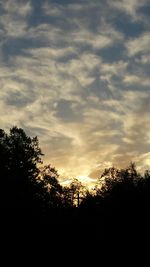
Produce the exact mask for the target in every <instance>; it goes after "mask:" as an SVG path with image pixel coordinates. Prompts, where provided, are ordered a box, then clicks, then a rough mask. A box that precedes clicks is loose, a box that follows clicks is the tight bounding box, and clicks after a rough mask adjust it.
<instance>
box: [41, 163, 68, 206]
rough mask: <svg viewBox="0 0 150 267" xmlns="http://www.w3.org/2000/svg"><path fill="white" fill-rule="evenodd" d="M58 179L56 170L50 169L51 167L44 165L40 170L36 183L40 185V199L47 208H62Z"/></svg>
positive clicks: (61, 191)
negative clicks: (41, 198)
mask: <svg viewBox="0 0 150 267" xmlns="http://www.w3.org/2000/svg"><path fill="white" fill-rule="evenodd" d="M58 177H59V175H58V172H57V170H56V169H55V168H53V167H51V165H45V166H44V167H42V168H40V172H39V175H38V178H37V182H38V184H40V185H41V188H42V190H41V193H42V197H43V199H44V202H45V203H46V205H47V206H48V207H49V208H50V207H51V208H58V207H61V206H62V193H63V189H62V186H61V185H60V183H59V181H58Z"/></svg>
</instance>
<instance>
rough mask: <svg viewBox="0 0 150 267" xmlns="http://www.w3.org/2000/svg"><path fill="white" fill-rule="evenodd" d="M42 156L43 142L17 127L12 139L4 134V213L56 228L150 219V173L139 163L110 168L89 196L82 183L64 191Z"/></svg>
mask: <svg viewBox="0 0 150 267" xmlns="http://www.w3.org/2000/svg"><path fill="white" fill-rule="evenodd" d="M42 156H43V153H42V151H41V149H40V147H39V141H38V138H37V137H32V138H31V137H29V136H28V135H27V134H26V133H25V131H24V130H23V129H22V128H18V127H16V126H15V127H12V128H11V129H10V132H9V133H8V134H7V133H6V132H5V131H4V130H2V129H1V130H0V177H1V183H0V209H1V210H7V211H8V212H10V211H11V212H12V211H13V212H14V211H15V212H17V213H19V212H22V214H26V215H27V216H28V215H29V214H30V215H31V216H35V217H36V216H37V217H38V218H39V217H40V218H42V219H43V218H44V220H45V221H51V222H52V221H54V222H56V220H57V222H58V221H61V222H63V221H65V222H68V221H70V222H72V221H73V222H74V221H77V222H81V223H87V222H88V223H93V222H96V223H98V222H100V221H102V220H103V221H105V223H107V222H108V221H109V220H110V219H111V220H112V221H113V219H114V220H115V221H116V220H118V218H119V220H123V221H125V220H127V219H129V218H130V219H134V220H135V219H136V220H137V219H138V220H140V219H141V217H142V218H147V217H148V214H149V211H150V205H149V203H150V171H149V170H145V172H144V174H143V175H142V174H140V173H139V172H138V171H137V169H136V166H135V164H134V163H130V165H129V166H128V167H127V168H124V169H118V168H116V167H111V168H107V169H105V170H104V171H103V173H102V174H101V175H100V177H99V178H98V181H97V183H96V186H95V187H94V188H93V189H92V190H90V191H89V190H88V189H87V188H86V187H85V186H83V185H82V183H81V182H80V181H78V180H77V179H73V180H72V182H71V183H70V185H69V186H62V185H61V184H60V182H59V175H58V171H57V170H56V169H55V168H54V167H52V166H51V165H45V166H43V164H42ZM108 218H109V219H108ZM145 220H146V219H145Z"/></svg>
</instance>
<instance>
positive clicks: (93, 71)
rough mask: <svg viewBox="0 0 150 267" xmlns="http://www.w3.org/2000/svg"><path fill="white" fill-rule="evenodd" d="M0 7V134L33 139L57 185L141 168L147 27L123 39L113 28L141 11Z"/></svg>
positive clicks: (115, 6)
mask: <svg viewBox="0 0 150 267" xmlns="http://www.w3.org/2000/svg"><path fill="white" fill-rule="evenodd" d="M120 3H121V4H120ZM0 4H1V10H2V11H1V13H2V16H1V19H0V25H1V29H2V30H1V31H0V36H1V38H2V40H1V43H0V57H1V65H0V88H1V89H0V115H1V116H0V123H1V127H2V128H5V129H8V128H10V127H11V126H12V125H18V126H20V127H23V128H24V129H25V130H26V131H27V133H29V134H30V135H38V137H39V139H40V143H41V146H42V149H43V152H44V153H45V154H46V156H45V162H51V163H52V164H53V165H54V166H56V168H58V169H60V170H62V171H61V172H62V174H63V175H64V172H65V174H66V175H69V176H79V175H80V177H81V176H82V177H87V176H88V175H89V174H90V175H91V177H93V179H94V178H95V177H96V176H97V175H98V173H99V171H100V170H101V169H102V168H103V166H110V165H111V164H116V165H119V166H124V165H126V164H128V162H129V161H130V160H131V159H132V160H134V159H135V160H136V161H137V162H138V164H139V166H140V168H143V167H141V164H142V166H144V164H145V166H148V164H149V163H148V162H149V161H148V157H149V137H150V136H149V132H150V131H149V130H150V129H149V123H148V120H149V113H150V110H149V71H148V69H149V68H148V66H149V31H148V26H145V22H144V21H143V20H140V23H141V24H142V23H143V24H142V25H144V26H143V29H144V30H143V31H142V32H140V33H137V36H135V34H134V32H133V36H132V34H131V33H130V37H129V36H128V35H126V33H125V31H124V30H123V29H122V28H121V27H120V26H119V27H118V16H119V14H120V12H122V14H126V16H128V23H131V24H132V23H133V20H134V22H135V21H138V18H139V19H140V16H143V13H142V14H141V13H140V8H141V7H144V6H145V5H147V2H146V1H143V2H142V3H141V2H140V1H135V0H133V1H121V2H119V1H115V2H114V1H107V2H106V1H93V2H91V1H77V2H76V3H73V1H71V2H70V3H67V2H66V3H65V4H62V1H57V4H56V2H55V1H44V2H43V3H41V5H39V7H37V6H36V9H35V4H34V1H28V2H27V1H17V0H14V1H10V0H8V1H0ZM37 8H38V12H39V13H38V16H37V15H36V12H37ZM35 11H36V12H35ZM140 14H141V15H140ZM123 19H124V17H123ZM120 20H122V17H120ZM137 23H138V22H137ZM144 27H145V28H144ZM118 54H119V55H118ZM140 160H141V162H142V163H141V164H140ZM86 179H88V178H86ZM90 182H91V181H90Z"/></svg>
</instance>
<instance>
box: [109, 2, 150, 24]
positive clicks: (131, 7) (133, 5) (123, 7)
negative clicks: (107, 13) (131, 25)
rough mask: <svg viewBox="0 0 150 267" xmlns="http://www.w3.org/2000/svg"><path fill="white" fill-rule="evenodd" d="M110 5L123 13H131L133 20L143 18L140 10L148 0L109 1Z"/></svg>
mask: <svg viewBox="0 0 150 267" xmlns="http://www.w3.org/2000/svg"><path fill="white" fill-rule="evenodd" d="M108 3H109V5H110V6H111V7H113V8H115V9H117V10H119V11H121V12H123V13H126V14H127V15H129V16H130V17H131V18H132V19H133V20H139V19H141V17H140V15H139V14H138V10H139V9H140V8H141V7H143V6H145V5H147V4H148V1H147V0H143V1H140V0H121V1H119V0H117V1H108Z"/></svg>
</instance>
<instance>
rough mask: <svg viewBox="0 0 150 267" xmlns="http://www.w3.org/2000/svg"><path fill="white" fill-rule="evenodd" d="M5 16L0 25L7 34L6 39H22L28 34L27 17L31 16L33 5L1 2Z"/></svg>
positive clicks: (15, 0)
mask: <svg viewBox="0 0 150 267" xmlns="http://www.w3.org/2000/svg"><path fill="white" fill-rule="evenodd" d="M0 4H1V8H2V10H3V15H2V16H1V19H0V25H1V27H2V29H3V30H4V32H5V38H14V37H19V36H20V37H21V36H23V35H24V34H25V32H26V27H27V20H26V18H27V16H28V15H29V14H31V11H32V7H31V3H30V2H29V1H28V2H20V1H17V0H14V1H13V0H7V1H0Z"/></svg>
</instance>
